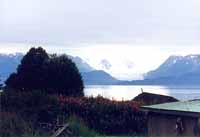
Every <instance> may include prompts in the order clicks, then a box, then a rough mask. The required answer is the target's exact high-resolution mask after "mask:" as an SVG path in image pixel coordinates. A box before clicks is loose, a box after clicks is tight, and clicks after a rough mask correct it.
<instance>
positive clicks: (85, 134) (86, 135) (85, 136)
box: [68, 116, 100, 137]
mask: <svg viewBox="0 0 200 137" xmlns="http://www.w3.org/2000/svg"><path fill="white" fill-rule="evenodd" d="M68 123H69V129H70V130H71V132H72V133H73V135H74V136H77V137H99V136H100V135H99V134H97V133H96V132H95V131H94V130H91V129H89V128H88V127H87V126H86V125H85V124H84V122H83V121H81V120H80V119H79V118H77V117H75V116H72V117H70V118H69V120H68Z"/></svg>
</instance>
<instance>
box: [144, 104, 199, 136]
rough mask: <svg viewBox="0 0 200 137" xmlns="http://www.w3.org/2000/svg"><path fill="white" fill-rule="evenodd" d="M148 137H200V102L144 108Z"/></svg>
mask: <svg viewBox="0 0 200 137" xmlns="http://www.w3.org/2000/svg"><path fill="white" fill-rule="evenodd" d="M142 109H143V110H144V111H145V112H146V113H147V114H148V137H200V100H193V101H185V102H173V103H164V104H158V105H151V106H143V107H142Z"/></svg>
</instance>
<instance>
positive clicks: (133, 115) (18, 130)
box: [0, 48, 146, 137]
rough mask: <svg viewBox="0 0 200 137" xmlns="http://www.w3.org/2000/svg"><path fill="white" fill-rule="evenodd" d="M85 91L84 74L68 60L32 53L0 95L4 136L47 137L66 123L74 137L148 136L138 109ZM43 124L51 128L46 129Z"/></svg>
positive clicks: (38, 51)
mask: <svg viewBox="0 0 200 137" xmlns="http://www.w3.org/2000/svg"><path fill="white" fill-rule="evenodd" d="M83 88H84V86H83V82H82V78H81V75H80V73H79V71H78V69H77V68H76V65H75V64H74V63H73V62H72V61H71V60H70V59H68V57H67V56H64V55H63V56H56V55H48V54H47V53H46V51H45V50H44V49H42V48H32V49H30V51H29V52H28V53H27V54H26V55H25V56H24V58H23V59H22V61H21V64H20V65H19V66H18V69H17V72H16V73H13V74H12V75H11V76H10V77H9V78H8V79H7V81H6V87H5V88H4V92H3V93H2V94H0V97H1V100H0V101H1V102H0V103H1V104H0V105H1V109H0V116H1V117H0V120H1V121H0V122H1V124H0V125H1V127H0V134H1V135H3V136H2V137H12V136H15V137H26V136H29V137H40V136H43V137H45V136H49V135H50V134H51V133H52V132H51V131H53V130H54V129H56V128H57V127H56V126H57V122H58V123H61V124H63V123H65V122H66V119H68V118H70V120H69V121H68V122H69V123H70V129H71V130H72V132H73V135H76V136H83V137H84V136H85V137H90V136H91V137H93V136H96V135H97V133H96V132H94V130H95V131H97V132H98V133H100V134H108V135H113V134H119V135H120V134H121V135H124V134H126V135H127V134H131V135H132V134H138V133H145V132H146V116H145V114H144V113H143V112H142V111H140V110H139V106H140V104H138V103H136V102H134V101H121V102H119V101H114V100H109V99H105V98H103V97H97V98H87V97H83V95H84V94H83ZM72 116H76V118H74V117H72ZM80 119H81V120H80ZM42 123H47V124H48V127H47V128H46V127H45V128H43V127H42V126H41V124H42ZM87 127H88V128H90V129H91V130H90V129H88V128H87Z"/></svg>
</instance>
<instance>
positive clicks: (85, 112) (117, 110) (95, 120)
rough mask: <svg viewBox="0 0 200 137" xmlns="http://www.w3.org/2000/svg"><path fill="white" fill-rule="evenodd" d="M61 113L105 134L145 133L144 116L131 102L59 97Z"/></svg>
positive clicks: (137, 106)
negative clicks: (72, 116) (71, 116)
mask: <svg viewBox="0 0 200 137" xmlns="http://www.w3.org/2000/svg"><path fill="white" fill-rule="evenodd" d="M59 102H60V103H61V105H62V109H63V110H62V111H63V112H65V113H66V114H67V115H76V116H78V117H80V118H82V119H83V121H84V122H85V123H86V124H87V125H88V126H89V127H90V128H92V129H95V130H96V131H98V132H99V133H105V134H136V133H145V132H146V129H147V127H146V115H145V114H144V113H143V112H142V111H140V109H139V104H138V103H136V102H133V101H121V102H119V101H111V100H108V99H105V98H102V97H97V98H87V97H82V98H73V97H63V96H60V97H59Z"/></svg>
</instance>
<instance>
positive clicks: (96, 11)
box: [0, 0, 200, 79]
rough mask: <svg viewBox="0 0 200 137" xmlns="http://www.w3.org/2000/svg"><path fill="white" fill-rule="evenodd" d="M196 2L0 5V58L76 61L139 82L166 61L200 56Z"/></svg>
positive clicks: (3, 0) (26, 1)
mask: <svg viewBox="0 0 200 137" xmlns="http://www.w3.org/2000/svg"><path fill="white" fill-rule="evenodd" d="M199 7H200V1H199V0H139V1H138V0H56V1H55V0H0V52H7V53H8V52H10V53H12V52H26V51H27V50H28V49H29V48H30V47H32V46H43V47H45V49H47V51H49V52H57V53H66V54H70V55H74V56H80V57H82V58H83V59H84V60H85V61H87V62H88V63H89V64H90V65H91V66H93V67H95V68H96V69H105V68H104V66H102V62H104V63H105V62H106V63H107V64H109V66H111V67H110V68H109V70H108V69H105V70H106V71H107V72H109V73H111V74H112V75H113V76H115V77H117V78H120V79H140V78H142V75H143V73H146V72H148V71H149V70H152V69H155V68H157V67H158V66H159V65H160V64H161V63H162V62H163V61H164V60H165V59H167V58H168V57H169V56H170V55H187V54H200V8H199Z"/></svg>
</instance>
